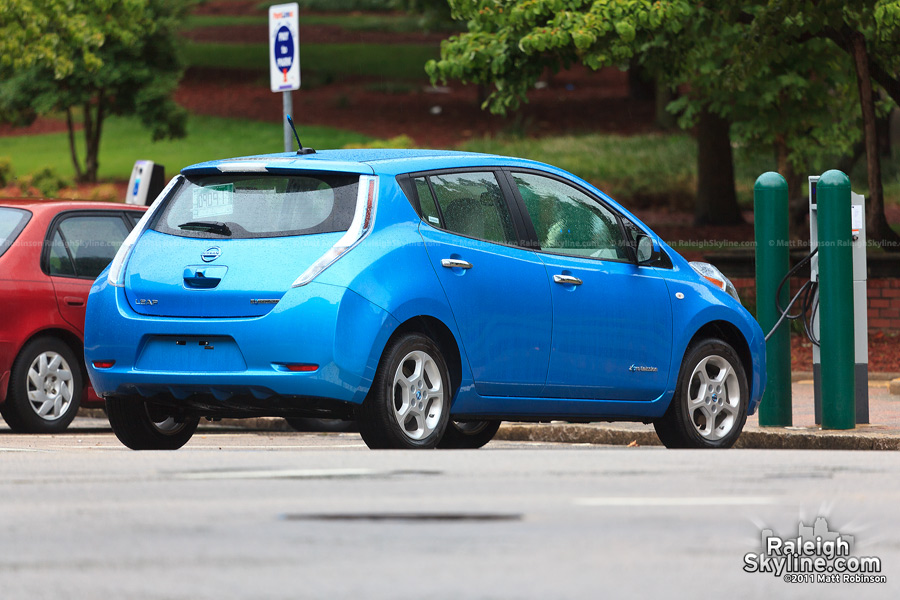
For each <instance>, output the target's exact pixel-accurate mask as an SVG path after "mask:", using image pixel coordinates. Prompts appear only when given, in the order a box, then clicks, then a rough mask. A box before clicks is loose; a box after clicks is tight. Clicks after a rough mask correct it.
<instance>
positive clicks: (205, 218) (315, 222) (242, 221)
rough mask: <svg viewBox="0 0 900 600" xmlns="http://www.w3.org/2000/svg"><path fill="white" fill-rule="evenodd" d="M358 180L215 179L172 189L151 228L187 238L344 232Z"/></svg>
mask: <svg viewBox="0 0 900 600" xmlns="http://www.w3.org/2000/svg"><path fill="white" fill-rule="evenodd" d="M358 187H359V175H355V174H353V175H348V174H345V173H304V174H302V175H291V176H287V175H274V174H273V175H269V174H259V175H257V174H253V175H215V176H208V177H194V178H189V179H186V180H185V181H184V183H182V184H181V185H180V186H179V187H177V188H176V189H175V190H173V192H172V193H173V196H172V198H171V199H170V200H169V201H168V202H167V203H166V205H165V207H164V208H163V210H162V212H161V213H160V215H159V217H158V218H157V219H156V220H155V223H153V225H152V229H155V230H156V231H159V232H162V233H168V234H172V235H178V236H183V237H192V238H209V239H222V238H236V239H241V238H267V237H283V236H291V235H310V234H315V233H333V232H337V231H347V229H349V227H350V223H351V221H353V214H354V212H355V209H356V197H357V191H358Z"/></svg>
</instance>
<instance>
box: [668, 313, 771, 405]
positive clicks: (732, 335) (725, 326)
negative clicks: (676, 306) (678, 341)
mask: <svg viewBox="0 0 900 600" xmlns="http://www.w3.org/2000/svg"><path fill="white" fill-rule="evenodd" d="M710 338H719V339H721V340H722V341H724V342H727V343H728V345H730V346H731V347H732V348H734V351H735V352H737V355H738V358H739V359H740V360H741V366H742V367H744V375H745V376H746V378H747V386H748V387H749V388H750V390H749V392H750V396H751V397H752V396H753V355H752V354H751V352H750V344H749V343H747V338H745V337H744V334H743V333H741V330H740V329H738V328H737V326H735V325H734V324H733V323H729V322H728V321H722V320H717V321H710V322H709V323H706V324H705V325H703V326H702V327H701V328H700V329H698V330H697V332H696V333H694V335H693V337H691V341H690V342H688V345H687V349H686V350H685V356H687V353H688V351H689V350H690V349H691V348H693V347H694V346H696V345H697V344H699V343H700V342H701V341H703V340H706V339H710ZM682 360H684V359H683V358H682Z"/></svg>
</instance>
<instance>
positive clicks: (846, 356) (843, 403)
mask: <svg viewBox="0 0 900 600" xmlns="http://www.w3.org/2000/svg"><path fill="white" fill-rule="evenodd" d="M816 197H817V200H816V205H817V208H816V211H817V213H818V221H819V227H818V234H819V331H820V333H819V353H820V356H821V363H822V429H853V428H854V427H855V426H856V387H855V380H854V379H855V373H854V362H855V350H854V339H853V248H852V246H851V240H850V236H851V230H850V179H849V178H848V177H847V176H846V175H845V174H844V173H842V172H841V171H837V170H831V171H826V172H825V173H823V174H822V176H821V177H820V178H819V181H818V183H817V184H816Z"/></svg>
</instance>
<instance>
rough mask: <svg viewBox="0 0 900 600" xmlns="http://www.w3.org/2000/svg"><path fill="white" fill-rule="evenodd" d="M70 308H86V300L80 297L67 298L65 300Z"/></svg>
mask: <svg viewBox="0 0 900 600" xmlns="http://www.w3.org/2000/svg"><path fill="white" fill-rule="evenodd" d="M63 300H65V302H66V304H68V305H69V306H84V298H79V297H78V296H65V297H64V298H63Z"/></svg>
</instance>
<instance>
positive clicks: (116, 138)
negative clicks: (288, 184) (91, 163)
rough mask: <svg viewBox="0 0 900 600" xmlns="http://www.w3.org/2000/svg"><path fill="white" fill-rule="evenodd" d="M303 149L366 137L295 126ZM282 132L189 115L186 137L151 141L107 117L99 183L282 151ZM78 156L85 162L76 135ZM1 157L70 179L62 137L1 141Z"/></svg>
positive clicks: (135, 125)
mask: <svg viewBox="0 0 900 600" xmlns="http://www.w3.org/2000/svg"><path fill="white" fill-rule="evenodd" d="M298 128H299V129H300V135H301V139H302V140H303V145H304V146H311V147H313V148H341V147H343V146H345V145H347V144H351V143H364V142H367V141H369V140H371V138H369V137H368V136H365V135H362V134H359V133H355V132H352V131H344V130H340V129H333V128H330V127H316V126H309V125H304V124H302V123H300V124H298ZM282 131H283V129H282V126H281V125H280V124H277V123H262V122H258V121H247V120H240V119H222V118H217V117H207V116H199V115H191V116H190V117H189V120H188V135H187V137H186V138H184V139H180V140H164V141H159V142H153V141H152V140H151V137H150V132H149V131H147V130H146V129H144V128H143V127H142V126H141V124H140V122H139V121H138V120H137V119H133V118H125V117H110V118H108V119H107V120H106V121H105V122H104V125H103V140H102V142H101V144H100V159H99V160H100V178H102V179H126V180H127V179H128V177H129V175H131V168H132V167H133V166H134V161H136V160H139V159H149V160H152V161H154V162H157V163H159V164H162V165H165V167H166V173H167V174H168V175H171V174H174V173H175V172H176V171H178V170H179V169H181V168H182V167H185V166H187V165H190V164H193V163H197V162H202V161H204V160H212V159H216V158H228V157H231V156H244V155H249V154H262V153H266V152H281V151H282V150H283V149H284V141H283V140H284V137H283V133H282ZM78 141H79V145H80V149H79V152H80V155H79V156H80V157H82V158H83V157H84V146H83V144H82V143H81V142H82V137H81V132H78ZM0 156H8V157H10V158H11V159H12V168H13V170H14V171H15V173H16V174H17V175H26V174H30V173H34V172H36V171H38V170H40V169H42V168H44V167H51V168H52V169H53V170H54V171H56V172H57V173H58V174H60V175H63V176H65V177H73V176H74V169H73V167H72V161H71V158H70V157H69V141H68V135H67V134H66V133H50V134H43V135H31V136H17V137H0Z"/></svg>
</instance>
